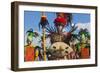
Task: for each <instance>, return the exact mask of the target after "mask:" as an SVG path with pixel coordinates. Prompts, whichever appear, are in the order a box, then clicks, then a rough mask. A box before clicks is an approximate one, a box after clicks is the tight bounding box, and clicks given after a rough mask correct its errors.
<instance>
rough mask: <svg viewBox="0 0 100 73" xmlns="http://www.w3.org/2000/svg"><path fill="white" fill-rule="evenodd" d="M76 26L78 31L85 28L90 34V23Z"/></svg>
mask: <svg viewBox="0 0 100 73" xmlns="http://www.w3.org/2000/svg"><path fill="white" fill-rule="evenodd" d="M76 26H78V30H80V29H81V28H83V29H85V28H87V29H88V31H89V32H90V30H91V29H90V23H77V24H76Z"/></svg>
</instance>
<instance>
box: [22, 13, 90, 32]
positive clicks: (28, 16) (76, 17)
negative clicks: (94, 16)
mask: <svg viewBox="0 0 100 73" xmlns="http://www.w3.org/2000/svg"><path fill="white" fill-rule="evenodd" d="M45 13H46V16H47V19H48V21H49V24H50V25H54V23H53V20H54V19H55V18H56V14H55V12H45ZM72 15H73V20H72V22H73V23H74V24H77V23H89V22H90V14H82V13H73V14H72ZM40 18H41V12H38V11H24V30H25V32H26V31H27V30H29V29H30V28H33V30H35V31H41V30H39V28H38V24H39V21H40Z"/></svg>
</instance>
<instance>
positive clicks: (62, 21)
mask: <svg viewBox="0 0 100 73" xmlns="http://www.w3.org/2000/svg"><path fill="white" fill-rule="evenodd" d="M54 23H55V25H59V24H61V25H66V23H67V20H66V19H65V18H62V17H57V18H56V19H55V20H54Z"/></svg>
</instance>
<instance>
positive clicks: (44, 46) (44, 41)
mask: <svg viewBox="0 0 100 73" xmlns="http://www.w3.org/2000/svg"><path fill="white" fill-rule="evenodd" d="M43 49H44V61H46V39H45V28H43Z"/></svg>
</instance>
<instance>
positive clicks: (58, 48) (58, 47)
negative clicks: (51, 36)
mask: <svg viewBox="0 0 100 73" xmlns="http://www.w3.org/2000/svg"><path fill="white" fill-rule="evenodd" d="M50 49H52V50H53V51H54V52H53V55H54V56H57V57H64V56H65V55H68V54H70V53H71V52H73V49H72V48H71V47H70V46H69V45H67V44H66V43H63V42H56V43H54V44H53V45H52V46H51V47H50Z"/></svg>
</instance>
